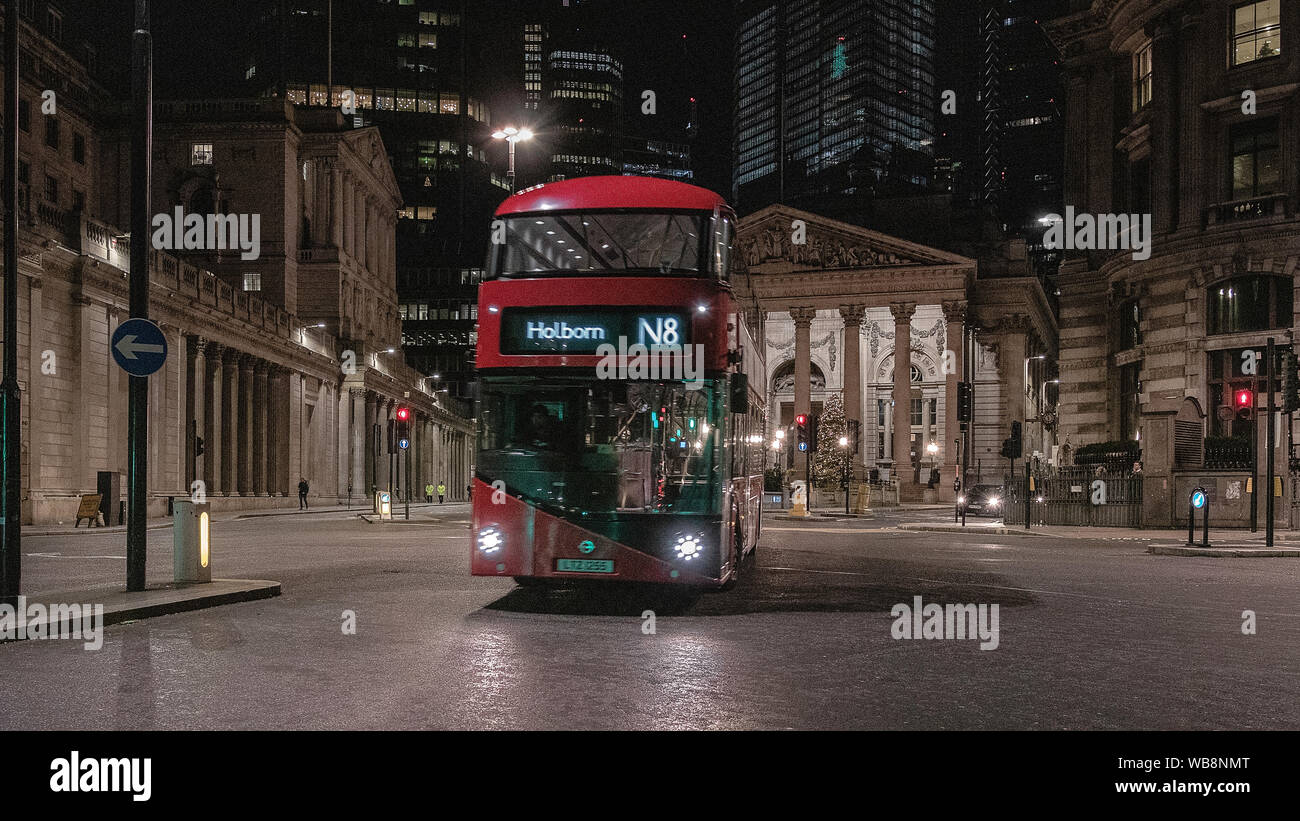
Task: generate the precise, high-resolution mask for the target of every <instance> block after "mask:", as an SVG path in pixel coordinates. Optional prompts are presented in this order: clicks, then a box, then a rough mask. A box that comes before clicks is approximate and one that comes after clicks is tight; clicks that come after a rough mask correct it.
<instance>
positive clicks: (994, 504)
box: [989, 496, 998, 507]
mask: <svg viewBox="0 0 1300 821" xmlns="http://www.w3.org/2000/svg"><path fill="white" fill-rule="evenodd" d="M997 506H998V497H996V496H994V497H992V498H990V499H989V507H997Z"/></svg>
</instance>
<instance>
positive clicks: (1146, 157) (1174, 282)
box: [1048, 0, 1300, 525]
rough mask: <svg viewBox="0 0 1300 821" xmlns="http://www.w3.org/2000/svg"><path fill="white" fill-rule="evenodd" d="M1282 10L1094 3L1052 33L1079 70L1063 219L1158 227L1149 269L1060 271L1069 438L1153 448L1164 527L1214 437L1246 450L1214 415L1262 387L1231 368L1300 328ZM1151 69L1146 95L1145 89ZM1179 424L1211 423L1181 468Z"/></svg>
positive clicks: (1156, 516)
mask: <svg viewBox="0 0 1300 821" xmlns="http://www.w3.org/2000/svg"><path fill="white" fill-rule="evenodd" d="M1272 6H1273V7H1275V8H1276V9H1277V10H1278V16H1277V18H1276V19H1265V17H1267V15H1268V14H1269V13H1271V12H1270V9H1269V8H1263V7H1262V6H1261V8H1259V9H1255V8H1253V7H1252V6H1251V4H1249V3H1242V2H1237V1H1236V0H1231V2H1230V0H1195V1H1193V0H1185V2H1165V3H1149V2H1138V0H1107V2H1100V0H1098V2H1094V3H1092V4H1091V5H1089V4H1087V3H1077V4H1075V8H1076V11H1075V13H1073V14H1071V15H1069V16H1067V17H1064V18H1060V19H1058V20H1056V21H1053V22H1052V23H1051V24H1050V25H1049V27H1048V28H1049V34H1050V36H1051V37H1052V38H1053V39H1054V40H1055V42H1056V43H1057V45H1058V46H1060V47H1061V49H1062V50H1063V53H1064V54H1065V56H1066V60H1065V62H1064V66H1063V67H1064V69H1065V72H1066V80H1067V82H1066V91H1067V100H1066V105H1065V110H1066V113H1067V122H1066V128H1065V133H1066V146H1065V157H1066V164H1065V192H1066V196H1065V204H1066V205H1068V206H1073V207H1074V209H1075V211H1076V212H1078V213H1091V214H1110V213H1116V214H1119V213H1148V214H1150V217H1151V222H1152V233H1153V235H1154V236H1153V237H1152V238H1151V254H1150V258H1149V259H1144V260H1135V259H1133V256H1132V254H1131V253H1129V252H1127V251H1118V252H1109V251H1091V252H1074V253H1072V254H1071V255H1069V256H1067V258H1066V260H1065V261H1064V263H1063V264H1062V267H1061V275H1060V278H1059V283H1060V293H1061V297H1060V305H1061V307H1060V321H1061V386H1060V387H1061V408H1060V425H1061V430H1062V434H1063V437H1065V438H1068V440H1069V442H1070V444H1071V445H1072V446H1073V447H1076V448H1077V447H1078V446H1080V445H1084V444H1088V443H1093V442H1104V441H1111V440H1119V439H1128V440H1133V439H1137V440H1138V441H1140V443H1141V448H1142V461H1143V475H1144V476H1145V477H1146V487H1147V488H1151V489H1152V491H1151V492H1148V491H1144V497H1143V505H1144V515H1145V516H1146V517H1147V519H1146V520H1147V521H1149V522H1150V523H1152V524H1163V525H1168V524H1171V523H1172V522H1173V521H1174V519H1175V518H1176V517H1178V516H1180V515H1181V508H1182V507H1184V506H1185V504H1184V503H1183V502H1182V501H1181V500H1182V499H1184V498H1185V495H1183V490H1185V488H1183V487H1182V486H1181V485H1178V482H1176V481H1174V480H1173V476H1174V475H1175V471H1178V470H1190V469H1194V468H1196V467H1198V466H1199V460H1200V456H1199V453H1200V449H1199V448H1198V447H1196V445H1197V444H1199V437H1200V436H1205V435H1209V436H1214V435H1222V436H1237V437H1247V436H1249V435H1250V431H1249V430H1247V427H1248V425H1246V424H1244V423H1237V422H1233V421H1232V420H1231V418H1230V417H1231V414H1229V419H1228V420H1220V419H1219V418H1218V415H1217V414H1216V411H1217V410H1218V409H1219V408H1220V407H1221V406H1223V405H1225V404H1226V402H1227V397H1229V396H1230V395H1231V391H1232V390H1233V389H1234V388H1235V387H1247V386H1249V385H1250V384H1251V383H1252V381H1253V375H1250V374H1245V373H1242V372H1241V371H1240V370H1239V366H1234V364H1233V363H1239V361H1240V359H1239V357H1240V354H1241V353H1242V352H1243V351H1249V350H1263V349H1264V346H1265V343H1266V341H1267V338H1268V337H1274V338H1275V339H1276V340H1277V342H1278V343H1279V344H1282V345H1285V344H1287V343H1288V337H1289V336H1290V335H1292V334H1293V332H1294V331H1295V330H1296V329H1297V328H1300V313H1296V310H1297V309H1298V308H1300V298H1297V297H1296V295H1295V294H1296V292H1295V283H1296V277H1295V271H1296V267H1297V264H1298V263H1300V230H1297V229H1298V228H1300V217H1297V208H1298V203H1300V174H1298V173H1297V169H1300V155H1297V153H1296V151H1295V145H1296V144H1297V136H1298V135H1300V59H1297V58H1296V55H1295V54H1294V53H1293V51H1290V50H1286V49H1283V50H1281V52H1280V53H1278V49H1276V48H1273V47H1272V46H1269V45H1268V38H1269V36H1270V35H1269V32H1279V33H1280V34H1281V37H1282V38H1283V41H1284V42H1289V41H1290V39H1291V38H1294V36H1295V35H1296V34H1297V33H1300V6H1298V5H1297V4H1295V3H1277V4H1272ZM1238 11H1243V13H1249V14H1251V15H1254V13H1255V12H1256V11H1258V12H1259V15H1260V17H1259V18H1258V20H1256V18H1255V17H1253V16H1252V17H1251V20H1252V23H1251V26H1254V25H1256V23H1258V25H1259V27H1260V29H1259V30H1260V32H1262V33H1261V34H1259V36H1258V37H1255V35H1254V34H1253V33H1251V32H1250V31H1249V29H1250V28H1251V26H1248V27H1247V35H1249V36H1243V35H1239V33H1238V26H1237V23H1236V21H1235V17H1236V15H1237V13H1238ZM1274 45H1277V44H1274ZM1139 54H1149V55H1150V56H1149V61H1150V66H1151V73H1150V78H1149V80H1148V81H1147V82H1146V83H1145V84H1140V83H1139V84H1135V82H1134V79H1135V78H1134V77H1133V76H1132V74H1131V71H1132V68H1131V67H1132V66H1133V65H1135V64H1137V61H1136V56H1137V55H1139ZM1243 89H1246V90H1248V92H1249V97H1250V99H1247V95H1246V94H1243ZM1116 135H1120V140H1119V142H1118V145H1117V144H1116ZM1256 169H1258V170H1259V173H1258V174H1256V173H1255V170H1256ZM1265 303H1267V304H1265ZM1261 396H1262V391H1261ZM1261 402H1262V399H1261ZM1175 415H1177V416H1178V417H1179V419H1180V420H1181V424H1183V425H1189V424H1192V423H1191V422H1190V421H1188V420H1189V419H1198V420H1199V421H1198V422H1196V423H1195V425H1194V426H1199V428H1200V430H1199V431H1197V432H1196V433H1197V436H1190V437H1189V435H1188V429H1186V428H1185V429H1184V432H1183V437H1184V439H1187V440H1194V441H1193V442H1192V446H1191V447H1185V448H1184V450H1183V453H1182V454H1181V455H1179V454H1177V453H1176V452H1175V447H1174V445H1175V443H1174V438H1173V435H1172V420H1173V418H1174V417H1175ZM1265 427H1266V426H1265V425H1264V424H1260V425H1259V426H1258V433H1259V435H1260V436H1261V437H1262V436H1263V431H1264V429H1265ZM1278 439H1279V450H1278V452H1277V453H1276V454H1275V456H1276V459H1277V463H1278V464H1280V465H1285V464H1286V458H1285V456H1286V454H1285V451H1284V450H1283V449H1282V448H1284V446H1285V442H1286V440H1287V439H1288V437H1287V436H1286V434H1285V432H1283V435H1281V436H1279V437H1278ZM1257 453H1258V456H1259V460H1260V465H1261V466H1262V465H1263V463H1264V460H1265V458H1266V453H1265V448H1264V447H1262V446H1261V447H1258V448H1257ZM1261 469H1262V467H1261ZM1157 480H1159V481H1157ZM1179 481H1181V480H1179ZM1220 515H1227V516H1229V517H1230V516H1231V514H1229V513H1227V512H1226V511H1224V512H1221V514H1220Z"/></svg>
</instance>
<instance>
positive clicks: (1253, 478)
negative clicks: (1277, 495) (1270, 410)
mask: <svg viewBox="0 0 1300 821" xmlns="http://www.w3.org/2000/svg"><path fill="white" fill-rule="evenodd" d="M1258 395H1259V384H1258V383H1257V382H1255V381H1254V380H1253V379H1252V380H1251V383H1250V532H1251V533H1258V532H1259V410H1258V409H1257V408H1256V407H1255V401H1256V400H1255V397H1256V396H1258Z"/></svg>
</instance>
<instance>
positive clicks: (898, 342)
mask: <svg viewBox="0 0 1300 821" xmlns="http://www.w3.org/2000/svg"><path fill="white" fill-rule="evenodd" d="M889 310H890V313H892V314H893V315H894V412H893V414H892V420H893V425H894V452H893V457H894V461H893V464H894V469H893V472H892V473H891V474H890V475H891V476H897V477H898V478H899V480H900V482H901V481H902V480H903V477H904V476H907V477H909V480H910V477H911V475H912V457H911V445H912V315H913V314H915V313H916V303H915V302H891V303H889Z"/></svg>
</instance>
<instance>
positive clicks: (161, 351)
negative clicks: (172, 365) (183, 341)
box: [109, 317, 167, 376]
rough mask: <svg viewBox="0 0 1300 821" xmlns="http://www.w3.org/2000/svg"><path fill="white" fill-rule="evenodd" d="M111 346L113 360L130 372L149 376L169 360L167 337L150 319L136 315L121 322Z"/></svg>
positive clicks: (110, 343) (110, 342) (133, 374)
mask: <svg viewBox="0 0 1300 821" xmlns="http://www.w3.org/2000/svg"><path fill="white" fill-rule="evenodd" d="M109 348H110V349H112V351H113V361H115V362H117V364H118V367H120V368H121V369H122V370H124V371H126V372H127V373H129V374H130V375H131V376H148V375H149V374H151V373H153V372H154V371H156V370H158V369H159V368H161V367H162V366H163V363H164V362H166V361H167V337H166V336H164V335H163V332H162V328H159V327H158V324H157V323H155V322H153V321H152V320H148V319H140V318H139V317H134V318H132V319H128V320H127V321H125V322H123V323H122V324H121V325H118V326H117V330H116V331H114V332H113V338H112V339H111V340H110V341H109Z"/></svg>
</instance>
